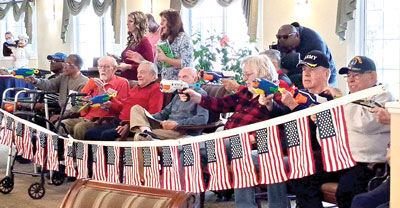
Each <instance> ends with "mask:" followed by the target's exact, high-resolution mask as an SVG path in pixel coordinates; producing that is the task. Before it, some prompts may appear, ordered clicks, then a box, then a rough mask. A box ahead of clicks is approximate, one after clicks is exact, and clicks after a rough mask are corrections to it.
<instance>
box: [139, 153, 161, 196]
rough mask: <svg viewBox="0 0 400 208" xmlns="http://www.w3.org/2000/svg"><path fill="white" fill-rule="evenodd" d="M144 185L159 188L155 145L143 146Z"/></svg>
mask: <svg viewBox="0 0 400 208" xmlns="http://www.w3.org/2000/svg"><path fill="white" fill-rule="evenodd" d="M143 171H144V173H143V177H144V186H147V187H153V188H161V186H160V171H159V169H158V153H157V147H143Z"/></svg>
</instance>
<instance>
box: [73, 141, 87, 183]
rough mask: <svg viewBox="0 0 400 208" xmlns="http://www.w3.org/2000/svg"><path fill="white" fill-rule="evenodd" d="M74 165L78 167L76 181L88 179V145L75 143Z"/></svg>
mask: <svg viewBox="0 0 400 208" xmlns="http://www.w3.org/2000/svg"><path fill="white" fill-rule="evenodd" d="M75 147H76V150H75V152H76V164H77V167H78V176H77V177H76V178H77V179H85V178H88V168H87V163H88V144H84V143H82V142H77V143H76V146H75Z"/></svg>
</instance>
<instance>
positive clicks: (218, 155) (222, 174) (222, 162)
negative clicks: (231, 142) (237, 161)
mask: <svg viewBox="0 0 400 208" xmlns="http://www.w3.org/2000/svg"><path fill="white" fill-rule="evenodd" d="M205 143H206V150H207V168H208V172H209V173H210V182H209V184H208V188H207V190H211V191H216V190H226V189H231V188H232V186H231V183H230V177H229V171H228V162H227V161H228V160H227V156H226V150H225V143H224V139H223V138H218V139H215V140H209V141H206V142H205Z"/></svg>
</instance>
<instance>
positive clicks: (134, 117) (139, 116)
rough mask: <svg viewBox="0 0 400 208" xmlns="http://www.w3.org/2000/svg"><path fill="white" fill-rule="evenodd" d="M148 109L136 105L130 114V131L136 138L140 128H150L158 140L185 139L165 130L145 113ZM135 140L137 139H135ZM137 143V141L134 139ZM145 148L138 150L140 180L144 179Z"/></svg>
mask: <svg viewBox="0 0 400 208" xmlns="http://www.w3.org/2000/svg"><path fill="white" fill-rule="evenodd" d="M145 111H146V109H144V108H143V107H142V106H140V105H135V106H133V107H132V108H131V113H130V128H131V129H130V130H131V131H132V132H135V136H136V134H137V133H140V130H139V127H149V128H150V129H151V131H152V132H153V133H154V134H155V135H157V137H158V138H160V139H162V140H164V139H178V138H181V137H183V136H184V135H183V134H181V133H179V132H177V131H174V130H165V129H162V126H161V124H160V122H159V121H156V120H154V119H151V118H149V117H148V116H146V113H145ZM134 138H135V137H134ZM132 140H134V141H135V139H132ZM142 152H143V148H141V147H139V148H138V160H139V174H140V178H141V179H143V178H144V177H143V174H144V172H143V154H142Z"/></svg>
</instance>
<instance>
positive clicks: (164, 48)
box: [157, 40, 174, 67]
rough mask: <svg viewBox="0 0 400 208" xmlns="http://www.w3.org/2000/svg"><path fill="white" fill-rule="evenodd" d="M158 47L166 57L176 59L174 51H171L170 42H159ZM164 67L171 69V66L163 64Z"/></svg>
mask: <svg viewBox="0 0 400 208" xmlns="http://www.w3.org/2000/svg"><path fill="white" fill-rule="evenodd" d="M157 46H158V47H159V48H161V50H162V51H163V52H164V54H165V56H167V57H168V58H174V54H173V53H172V50H171V47H170V46H169V42H168V40H166V41H161V42H159V43H158V44H157ZM162 66H163V67H169V66H171V65H169V64H167V63H165V62H163V63H162Z"/></svg>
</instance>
